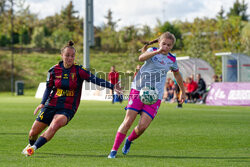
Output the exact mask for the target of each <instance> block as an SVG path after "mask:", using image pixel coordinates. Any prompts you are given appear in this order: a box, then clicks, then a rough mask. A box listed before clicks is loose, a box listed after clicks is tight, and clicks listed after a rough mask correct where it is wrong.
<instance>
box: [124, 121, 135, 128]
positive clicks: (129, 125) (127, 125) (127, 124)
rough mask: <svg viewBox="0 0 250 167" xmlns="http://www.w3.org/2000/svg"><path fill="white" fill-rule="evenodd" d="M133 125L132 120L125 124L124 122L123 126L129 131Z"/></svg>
mask: <svg viewBox="0 0 250 167" xmlns="http://www.w3.org/2000/svg"><path fill="white" fill-rule="evenodd" d="M132 124H133V121H132V120H129V119H128V120H125V121H124V122H123V126H124V128H125V129H129V128H130V127H131V125H132Z"/></svg>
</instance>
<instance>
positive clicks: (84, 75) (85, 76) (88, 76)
mask: <svg viewBox="0 0 250 167" xmlns="http://www.w3.org/2000/svg"><path fill="white" fill-rule="evenodd" d="M79 75H80V77H81V79H82V80H86V81H88V82H92V83H94V84H96V85H99V86H103V87H106V88H109V89H114V85H113V84H111V83H110V82H108V81H106V80H104V79H101V78H98V77H96V76H95V75H94V74H92V73H91V72H90V71H87V69H85V68H83V67H81V68H80V70H79Z"/></svg>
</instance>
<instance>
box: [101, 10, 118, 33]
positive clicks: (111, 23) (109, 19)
mask: <svg viewBox="0 0 250 167" xmlns="http://www.w3.org/2000/svg"><path fill="white" fill-rule="evenodd" d="M104 17H105V18H106V19H107V23H106V25H105V28H106V27H107V28H110V29H111V30H112V31H115V28H116V27H117V23H118V22H119V21H120V19H118V20H117V21H113V12H112V11H111V9H109V10H108V12H107V15H106V16H104Z"/></svg>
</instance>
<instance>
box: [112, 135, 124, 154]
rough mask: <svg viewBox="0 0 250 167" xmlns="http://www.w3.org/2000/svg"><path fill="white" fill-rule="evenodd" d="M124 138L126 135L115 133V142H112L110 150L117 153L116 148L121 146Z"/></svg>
mask: <svg viewBox="0 0 250 167" xmlns="http://www.w3.org/2000/svg"><path fill="white" fill-rule="evenodd" d="M125 137H126V134H122V133H120V132H117V133H116V136H115V142H114V145H113V148H112V150H115V151H117V150H118V148H119V147H120V145H121V144H122V142H123V140H124V139H125Z"/></svg>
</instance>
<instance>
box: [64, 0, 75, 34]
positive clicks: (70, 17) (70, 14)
mask: <svg viewBox="0 0 250 167" xmlns="http://www.w3.org/2000/svg"><path fill="white" fill-rule="evenodd" d="M76 13H78V12H77V11H75V10H74V5H73V3H72V0H71V1H70V2H69V4H68V5H67V6H66V7H65V8H64V9H62V10H61V17H62V21H63V25H64V26H65V27H66V28H67V29H68V30H69V31H74V30H75V26H76V25H75V24H76V23H77V19H78V17H76V16H74V15H75V14H76Z"/></svg>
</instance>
